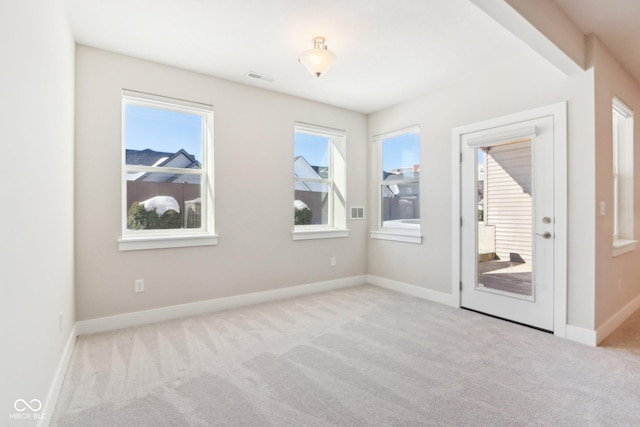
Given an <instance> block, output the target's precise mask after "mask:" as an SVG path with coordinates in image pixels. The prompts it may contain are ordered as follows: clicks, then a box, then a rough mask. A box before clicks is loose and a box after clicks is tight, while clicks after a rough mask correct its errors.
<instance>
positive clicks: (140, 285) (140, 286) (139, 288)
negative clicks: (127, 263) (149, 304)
mask: <svg viewBox="0 0 640 427" xmlns="http://www.w3.org/2000/svg"><path fill="white" fill-rule="evenodd" d="M134 289H135V291H136V292H144V279H136V281H135V282H134Z"/></svg>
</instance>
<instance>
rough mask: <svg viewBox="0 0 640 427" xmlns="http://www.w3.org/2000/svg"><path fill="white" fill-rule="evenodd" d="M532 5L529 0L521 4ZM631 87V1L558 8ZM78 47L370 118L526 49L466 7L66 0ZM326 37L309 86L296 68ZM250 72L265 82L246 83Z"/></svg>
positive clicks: (635, 28) (639, 9)
mask: <svg viewBox="0 0 640 427" xmlns="http://www.w3.org/2000/svg"><path fill="white" fill-rule="evenodd" d="M530 1H537V0H530ZM556 3H557V4H558V5H559V6H560V7H562V8H563V9H564V10H565V12H567V14H568V15H569V16H570V17H571V19H573V20H574V22H575V23H576V24H577V25H578V26H579V27H580V28H581V30H582V31H583V32H584V33H585V34H589V33H591V32H595V33H596V34H597V35H598V36H599V38H600V39H601V40H602V42H603V43H604V44H605V45H606V46H607V47H608V48H609V49H610V50H611V51H612V52H613V53H614V55H615V56H616V57H618V58H619V59H620V61H621V62H622V63H623V65H624V66H625V67H626V68H627V69H628V71H630V72H631V73H632V75H634V77H635V79H636V80H637V81H639V82H640V24H638V23H637V22H638V21H639V20H640V0H606V1H605V0H556ZM67 5H68V11H69V17H70V21H71V27H72V30H73V33H74V36H75V38H76V41H77V42H78V43H80V44H84V45H88V46H94V47H98V48H102V49H106V50H111V51H114V52H118V53H122V54H126V55H131V56H135V57H139V58H143V59H148V60H152V61H156V62H159V63H164V64H168V65H172V66H176V67H181V68H185V69H189V70H193V71H198V72H202V73H205V74H209V75H212V76H216V77H220V78H224V79H228V80H232V81H236V82H240V83H244V84H248V85H253V86H257V87H262V88H265V89H269V90H274V91H278V92H282V93H287V94H290V95H295V96H299V97H302V98H307V99H312V100H315V101H319V102H324V103H328V104H332V105H336V106H339V107H343V108H347V109H349V110H354V111H359V112H363V113H370V112H374V111H378V110H380V109H383V108H386V107H389V106H391V105H394V104H397V103H400V102H403V101H406V100H408V99H412V98H415V97H417V96H419V95H421V94H424V93H428V92H429V91H432V90H434V89H436V88H438V87H441V86H442V85H445V84H447V83H449V84H450V82H451V81H452V79H455V78H463V77H464V76H465V75H466V74H469V73H473V72H475V71H477V70H478V69H481V68H484V67H489V66H495V65H496V63H499V62H501V61H504V60H506V59H508V58H513V57H514V56H517V55H519V54H520V53H522V52H524V51H527V52H530V50H529V48H528V47H527V46H525V44H524V43H523V42H522V41H520V40H519V39H517V38H516V37H515V36H514V35H513V34H511V33H510V32H508V31H507V30H506V29H504V28H503V27H502V26H500V25H499V24H497V23H496V22H495V21H494V20H493V19H492V18H490V17H488V16H487V15H486V14H485V13H484V12H482V11H481V10H480V9H478V8H477V7H476V6H475V5H473V4H472V3H471V2H470V1H469V0H321V1H310V0H107V1H105V0H67ZM315 36H324V37H326V39H327V45H328V47H329V49H331V50H332V51H334V52H335V53H336V55H337V57H338V58H337V61H336V63H335V65H334V66H333V68H332V69H331V70H330V71H329V72H328V73H327V74H325V75H323V76H322V77H320V78H315V77H314V76H312V75H311V74H310V73H308V72H307V71H306V69H305V68H304V67H303V66H302V65H301V64H299V63H298V61H297V58H298V56H299V55H300V53H301V52H302V51H304V50H306V49H309V48H311V47H312V38H313V37H315ZM249 71H252V72H257V73H259V74H262V75H264V76H266V77H269V78H272V79H274V81H273V82H271V83H269V82H266V81H261V80H256V79H253V78H250V77H248V76H247V73H248V72H249Z"/></svg>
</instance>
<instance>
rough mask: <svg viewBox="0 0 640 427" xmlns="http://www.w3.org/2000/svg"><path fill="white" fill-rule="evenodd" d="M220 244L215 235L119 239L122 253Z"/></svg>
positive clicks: (119, 247)
mask: <svg viewBox="0 0 640 427" xmlns="http://www.w3.org/2000/svg"><path fill="white" fill-rule="evenodd" d="M217 244H218V236H216V235H215V234H194V235H190V236H188V235H184V234H183V235H180V236H141V237H137V236H136V237H123V238H121V239H118V249H120V251H140V250H145V249H167V248H186V247H191V246H214V245H217Z"/></svg>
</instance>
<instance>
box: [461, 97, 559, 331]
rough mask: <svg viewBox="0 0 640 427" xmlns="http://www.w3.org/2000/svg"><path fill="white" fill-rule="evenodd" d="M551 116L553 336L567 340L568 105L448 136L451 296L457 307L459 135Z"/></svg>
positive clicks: (501, 119)
mask: <svg viewBox="0 0 640 427" xmlns="http://www.w3.org/2000/svg"><path fill="white" fill-rule="evenodd" d="M548 116H553V137H554V144H553V169H554V177H555V184H554V195H553V199H554V206H555V230H554V231H555V239H554V241H553V243H554V272H553V280H554V294H553V333H554V335H556V336H559V337H562V338H565V337H566V325H567V238H568V236H567V231H568V228H567V188H568V187H567V103H566V102H560V103H557V104H553V105H548V106H545V107H540V108H536V109H533V110H528V111H523V112H520V113H515V114H510V115H507V116H503V117H498V118H495V119H490V120H485V121H482V122H478V123H472V124H469V125H465V126H460V127H457V128H454V129H453V130H452V133H451V137H452V138H451V142H452V143H451V147H452V177H451V190H452V200H451V212H452V218H453V221H452V224H451V242H452V245H451V259H452V262H451V264H452V268H451V279H452V280H451V281H452V284H451V292H452V294H453V298H454V300H455V301H457V302H458V306H460V301H461V300H460V281H461V276H460V275H461V271H460V267H461V260H460V257H461V253H462V245H461V237H462V236H461V230H460V221H461V220H462V211H461V203H460V198H461V195H462V187H461V184H462V183H461V181H460V171H461V169H460V167H461V162H462V159H461V154H460V153H461V141H462V135H465V134H468V133H473V132H478V131H482V130H486V129H491V128H497V127H501V126H506V125H509V124H512V123H517V122H524V121H528V120H535V119H538V118H541V117H548Z"/></svg>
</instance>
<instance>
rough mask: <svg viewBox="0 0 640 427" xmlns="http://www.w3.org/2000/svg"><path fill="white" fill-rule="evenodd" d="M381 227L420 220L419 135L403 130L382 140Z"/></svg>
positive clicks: (410, 224)
mask: <svg viewBox="0 0 640 427" xmlns="http://www.w3.org/2000/svg"><path fill="white" fill-rule="evenodd" d="M381 192H382V193H381V196H382V197H381V200H382V226H383V227H400V228H415V227H417V226H419V223H420V137H419V135H418V134H416V133H407V134H402V135H398V136H394V137H392V138H386V139H384V140H383V141H382V189H381Z"/></svg>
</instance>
